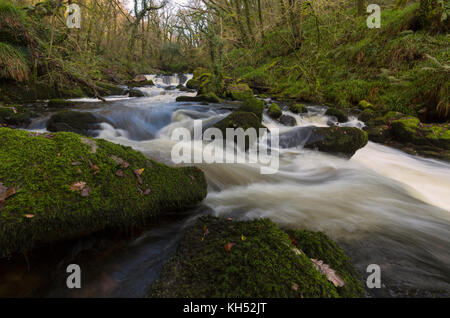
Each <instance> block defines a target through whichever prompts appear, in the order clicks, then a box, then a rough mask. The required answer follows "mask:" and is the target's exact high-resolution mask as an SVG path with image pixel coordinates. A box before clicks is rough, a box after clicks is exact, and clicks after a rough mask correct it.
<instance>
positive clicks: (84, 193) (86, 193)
mask: <svg viewBox="0 0 450 318" xmlns="http://www.w3.org/2000/svg"><path fill="white" fill-rule="evenodd" d="M91 191H92V189H91V188H89V187H87V188H84V189H83V190H81V196H82V197H83V198H85V197H88V196H89V195H90V194H91Z"/></svg>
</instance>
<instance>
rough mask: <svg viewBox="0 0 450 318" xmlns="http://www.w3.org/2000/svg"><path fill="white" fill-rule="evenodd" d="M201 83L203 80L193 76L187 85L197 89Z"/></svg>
mask: <svg viewBox="0 0 450 318" xmlns="http://www.w3.org/2000/svg"><path fill="white" fill-rule="evenodd" d="M200 85H201V82H200V81H199V80H198V79H195V78H192V79H190V80H189V81H187V83H186V87H187V88H189V89H195V90H197V89H198V88H199V87H200Z"/></svg>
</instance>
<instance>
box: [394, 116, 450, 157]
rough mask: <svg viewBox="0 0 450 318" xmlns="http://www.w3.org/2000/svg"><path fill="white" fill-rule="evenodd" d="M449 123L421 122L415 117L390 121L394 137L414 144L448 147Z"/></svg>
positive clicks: (449, 139) (449, 137) (449, 146)
mask: <svg viewBox="0 0 450 318" xmlns="http://www.w3.org/2000/svg"><path fill="white" fill-rule="evenodd" d="M449 128H450V124H448V123H446V124H423V123H421V122H420V120H419V119H418V118H416V117H404V118H401V119H399V120H395V121H393V122H392V123H391V130H392V133H393V135H394V136H395V139H396V140H397V141H399V142H403V143H412V144H415V145H419V146H421V145H434V146H437V147H441V148H444V149H447V150H448V149H450V130H449Z"/></svg>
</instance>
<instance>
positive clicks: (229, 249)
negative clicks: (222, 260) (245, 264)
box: [225, 242, 235, 252]
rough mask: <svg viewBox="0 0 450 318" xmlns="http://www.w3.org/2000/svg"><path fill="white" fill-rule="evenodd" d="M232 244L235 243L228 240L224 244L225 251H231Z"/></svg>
mask: <svg viewBox="0 0 450 318" xmlns="http://www.w3.org/2000/svg"><path fill="white" fill-rule="evenodd" d="M234 245H235V244H234V243H231V242H228V243H227V244H225V251H227V252H231V249H232V248H233V246H234Z"/></svg>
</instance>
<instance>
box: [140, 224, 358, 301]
mask: <svg viewBox="0 0 450 318" xmlns="http://www.w3.org/2000/svg"><path fill="white" fill-rule="evenodd" d="M288 233H289V234H288ZM288 233H286V232H285V231H283V230H281V229H280V228H279V227H278V226H277V225H275V224H274V223H273V222H271V221H269V220H267V219H263V220H256V221H250V222H237V221H230V220H227V219H220V218H215V217H210V216H206V217H202V218H200V219H199V220H197V222H196V223H195V224H194V225H193V226H192V227H191V228H190V229H189V230H188V231H187V233H186V235H185V237H184V239H183V241H182V242H181V244H180V246H179V248H178V251H177V254H176V255H175V257H174V258H172V259H171V260H170V261H169V262H168V263H167V264H166V265H165V266H164V268H163V272H162V274H161V276H160V279H159V280H158V281H157V282H156V283H155V285H154V286H153V287H152V288H151V291H150V294H149V296H150V297H175V298H178V297H180V298H191V297H192V298H201V297H211V298H214V297H224V298H273V297H281V298H300V297H326V298H328V297H362V296H363V295H364V291H363V288H362V281H361V279H360V277H359V275H358V273H357V271H356V270H355V268H354V267H353V265H352V264H351V263H350V260H349V258H348V257H347V256H346V255H345V253H344V252H343V251H342V249H340V248H339V246H338V245H337V244H336V243H335V242H333V241H332V240H331V239H329V238H328V237H327V236H326V235H325V234H323V233H314V232H309V231H288ZM314 261H315V262H316V263H319V264H324V263H326V264H327V265H329V268H332V269H333V270H334V271H335V276H336V277H337V278H338V279H339V280H340V281H341V284H340V285H339V286H342V284H343V286H342V287H336V286H335V283H333V282H332V281H330V279H329V278H327V276H326V275H324V274H322V273H321V271H319V270H318V269H316V267H315V265H314V264H315V263H314Z"/></svg>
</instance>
